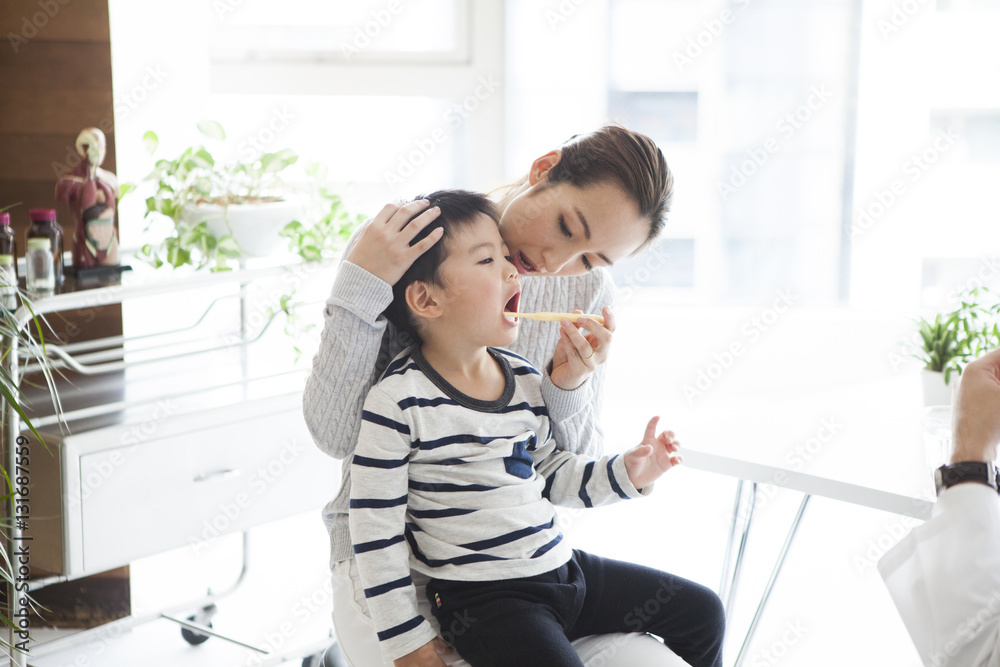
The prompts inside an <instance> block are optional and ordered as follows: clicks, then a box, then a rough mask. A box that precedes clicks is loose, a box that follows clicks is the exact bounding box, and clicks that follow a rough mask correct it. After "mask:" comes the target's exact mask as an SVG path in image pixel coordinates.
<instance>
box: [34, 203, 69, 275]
mask: <svg viewBox="0 0 1000 667" xmlns="http://www.w3.org/2000/svg"><path fill="white" fill-rule="evenodd" d="M28 217H29V218H31V226H30V227H28V233H27V234H26V236H27V239H28V243H31V239H37V238H44V239H48V241H49V252H51V253H52V266H53V269H54V273H53V276H54V280H55V285H61V284H62V280H63V234H62V227H60V226H59V223H58V222H56V211H55V209H53V208H33V209H31V210H30V211H28ZM25 256H27V255H25Z"/></svg>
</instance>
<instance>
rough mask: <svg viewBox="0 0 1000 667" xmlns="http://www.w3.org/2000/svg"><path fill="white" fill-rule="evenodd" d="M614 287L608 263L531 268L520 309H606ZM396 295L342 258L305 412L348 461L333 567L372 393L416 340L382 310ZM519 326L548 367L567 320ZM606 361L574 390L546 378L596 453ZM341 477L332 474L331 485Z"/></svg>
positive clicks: (340, 551)
mask: <svg viewBox="0 0 1000 667" xmlns="http://www.w3.org/2000/svg"><path fill="white" fill-rule="evenodd" d="M368 224H370V221H369V222H367V223H365V225H368ZM361 231H362V230H361V229H358V230H357V231H356V232H355V233H354V236H352V237H351V240H350V242H348V245H347V248H346V249H345V250H344V257H348V256H349V255H350V251H351V249H352V248H353V247H354V242H355V241H356V240H357V238H358V235H359V234H360V233H361ZM614 292H615V290H614V282H613V281H612V279H611V274H610V273H609V272H608V271H607V269H602V268H595V269H594V270H593V271H590V272H589V273H586V274H584V275H582V276H544V277H543V276H538V275H531V276H523V277H522V279H521V304H520V309H521V310H522V311H524V312H532V311H536V310H554V311H559V312H563V313H570V312H573V310H575V309H577V308H579V309H580V310H582V311H583V312H585V313H599V312H601V309H602V308H604V306H610V305H613V304H614V300H615V294H614ZM391 302H392V285H390V284H389V283H386V282H384V281H383V280H381V279H379V278H377V277H375V276H373V275H372V274H370V273H368V272H367V271H365V270H364V269H362V268H361V267H359V266H357V265H355V264H352V263H351V262H348V261H346V260H345V261H342V262H341V264H340V267H339V268H338V270H337V277H336V279H335V280H334V282H333V288H332V290H331V291H330V297H329V298H328V299H327V302H326V306H325V308H324V311H323V312H324V324H323V335H322V340H321V341H320V346H319V350H318V351H317V353H316V357H315V358H314V359H313V371H312V373H311V374H310V375H309V378H308V379H307V380H306V386H305V390H304V391H303V393H302V410H303V415H304V416H305V420H306V424H307V425H308V426H309V431H310V432H311V433H312V436H313V440H314V441H315V443H316V446H317V447H319V448H320V449H321V450H322V451H324V452H326V453H327V454H329V455H330V456H334V457H336V458H338V459H344V462H345V464H344V465H343V466H342V468H341V479H340V490H339V491H337V493H336V495H335V496H334V497H333V499H331V500H330V502H329V503H327V505H326V507H324V508H323V522H324V523H325V524H326V525H327V528H328V529H329V531H330V565H331V567H332V566H333V564H335V563H339V562H340V561H342V560H345V559H347V558H350V557H351V553H352V552H351V536H350V534H349V530H348V518H347V512H348V501H349V500H350V495H351V466H350V465H348V463H349V461H350V459H351V457H352V456H353V455H354V447H355V446H356V444H357V442H358V433H359V431H360V429H361V408H362V406H363V405H364V401H365V397H366V396H367V395H368V392H369V391H370V390H371V388H372V387H373V386H374V385H375V383H376V382H378V379H379V378H380V377H381V376H382V373H383V372H384V371H385V368H386V366H388V364H389V362H390V361H392V359H393V358H395V357H396V355H397V354H399V353H400V352H401V351H402V350H403V349H405V348H406V347H408V346H409V345H411V344H412V343H413V339H412V337H411V336H408V335H406V334H405V333H404V332H401V331H399V330H397V329H396V328H395V327H394V326H393V325H392V324H391V323H389V322H388V321H387V320H386V319H385V317H384V316H383V315H381V313H382V311H384V310H385V309H386V308H387V307H388V306H389V304H390V303H391ZM519 329H520V330H519V332H518V336H517V340H515V341H514V343H513V344H512V345H511V346H510V349H511V350H513V351H514V352H517V353H518V354H520V355H521V356H522V357H525V358H526V359H528V360H529V361H531V363H532V364H533V365H534V366H535V367H536V368H538V369H540V370H542V372H543V374H544V372H545V371H544V369H545V366H546V365H547V364H548V362H549V360H551V359H552V352H553V350H554V349H555V347H556V344H557V343H558V342H559V337H560V334H559V327H557V326H552V324H551V323H549V322H536V321H534V320H521V324H520V327H519ZM606 367H607V364H601V365H600V366H598V367H597V368H596V369H595V370H594V374H593V375H592V376H591V378H590V379H589V380H587V381H586V382H584V383H583V384H582V385H580V386H579V387H578V388H576V389H574V390H572V391H565V390H563V389H560V388H559V387H557V386H556V385H554V384H553V383H552V380H551V379H550V378H549V377H547V376H543V378H542V393H543V395H544V396H545V404H546V406H547V407H548V409H549V410H550V412H551V415H552V430H553V433H554V434H555V436H556V439H557V440H559V441H560V442H561V443H562V446H563V447H565V448H566V449H569V450H571V451H574V452H580V453H583V454H589V455H591V456H598V455H600V454H602V453H603V452H604V434H603V431H602V430H601V419H600V414H601V405H602V403H603V396H604V383H605V372H606ZM335 485H336V481H335V480H331V491H332V489H333V487H334V486H335Z"/></svg>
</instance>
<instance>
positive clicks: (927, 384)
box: [920, 368, 957, 407]
mask: <svg viewBox="0 0 1000 667" xmlns="http://www.w3.org/2000/svg"><path fill="white" fill-rule="evenodd" d="M956 375H957V374H956V373H952V378H951V380H952V384H954V383H955V377H956ZM920 379H921V381H922V383H923V389H924V407H927V406H930V405H951V385H948V384H945V382H944V373H941V372H940V371H929V370H927V369H926V368H923V369H921V370H920Z"/></svg>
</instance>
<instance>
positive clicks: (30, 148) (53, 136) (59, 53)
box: [0, 0, 129, 626]
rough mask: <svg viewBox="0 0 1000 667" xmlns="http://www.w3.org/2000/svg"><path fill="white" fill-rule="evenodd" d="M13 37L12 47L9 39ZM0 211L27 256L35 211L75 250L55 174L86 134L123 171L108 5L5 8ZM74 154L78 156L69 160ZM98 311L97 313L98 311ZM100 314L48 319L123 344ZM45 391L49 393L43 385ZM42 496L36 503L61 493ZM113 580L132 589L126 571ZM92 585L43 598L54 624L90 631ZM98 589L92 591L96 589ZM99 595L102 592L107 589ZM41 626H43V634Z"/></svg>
mask: <svg viewBox="0 0 1000 667" xmlns="http://www.w3.org/2000/svg"><path fill="white" fill-rule="evenodd" d="M11 33H13V34H14V35H15V38H14V39H10V38H9V37H8V35H10V34H11ZM0 36H3V40H2V41H0V146H3V148H2V149H0V155H2V156H3V159H2V160H0V208H2V207H4V206H6V205H8V204H13V203H15V202H22V204H21V205H20V206H18V207H16V208H14V209H11V211H10V213H11V218H12V221H13V223H14V228H15V232H16V233H17V238H18V250H19V253H20V254H21V255H23V254H24V230H25V228H26V227H27V226H28V209H30V208H55V209H56V210H57V212H58V216H59V221H60V223H61V224H62V227H63V233H64V236H65V237H66V241H65V243H66V245H65V247H66V248H69V247H70V242H71V238H72V234H73V223H72V218H71V217H70V214H69V210H68V208H67V206H66V204H63V203H61V202H56V201H55V183H56V180H57V174H56V169H55V168H54V167H53V163H56V164H58V163H63V164H65V163H67V151H70V152H72V151H73V146H74V144H75V142H76V137H77V135H78V134H79V133H80V130H82V129H83V128H85V127H100V128H101V130H102V131H104V133H105V135H106V136H107V139H108V154H107V157H106V158H105V160H104V164H103V167H104V168H105V169H108V170H110V171H115V148H114V145H115V143H114V115H113V105H112V100H113V97H112V87H111V39H110V24H109V21H108V4H107V0H0ZM71 154H72V153H71ZM90 310H93V309H90ZM98 310H99V311H100V312H99V313H97V316H96V317H95V313H94V312H88V311H87V310H84V311H70V312H67V313H63V314H60V315H55V316H50V318H49V319H50V321H51V322H52V323H53V324H54V325H55V326H56V328H57V332H58V336H59V337H61V338H63V342H76V341H81V340H93V339H95V338H100V337H103V336H116V335H121V332H122V321H121V306H119V305H113V306H104V307H101V308H99V309H98ZM67 378H68V379H67V380H64V381H62V382H61V383H60V395H61V396H63V400H64V405H65V406H66V407H67V409H72V408H75V407H83V406H85V405H95V404H102V403H106V402H109V401H118V400H121V399H122V398H123V397H124V389H123V383H124V373H117V374H113V376H112V375H106V376H99V378H100V379H98V380H96V381H95V379H94V378H93V377H90V376H80V375H77V374H75V373H67ZM32 380H34V382H35V383H36V384H38V383H39V380H40V378H38V377H35V378H28V379H27V382H26V384H25V386H24V389H25V390H26V393H28V394H29V395H33V397H34V398H35V400H34V401H33V403H32V407H33V409H34V410H35V411H36V414H45V413H46V412H49V411H50V410H51V404H50V402H49V401H48V398H47V395H46V394H45V393H44V392H43V391H42V390H40V389H38V388H32V387H31V386H30V384H28V383H30V382H31V381H32ZM41 384H44V383H41ZM57 492H58V491H57V490H55V489H37V490H36V493H37V494H45V493H57ZM111 574H112V576H114V577H118V578H121V579H123V580H127V578H128V576H129V570H128V568H127V567H125V568H121V569H119V570H115V571H114V572H113V573H111ZM92 580H93V578H88V579H85V580H80V581H76V582H67V583H64V584H58V585H55V586H51V587H49V588H46V589H44V591H40V592H44V593H45V596H46V606H47V607H48V608H49V609H51V610H52V611H51V612H48V613H47V614H46V617H47V620H48V621H49V622H51V621H54V620H56V619H59V618H64V619H69V620H68V621H67V622H69V623H70V625H71V626H72V625H75V624H76V623H78V622H79V621H80V620H81V618H80V614H81V613H85V615H87V619H83V620H86V623H85V625H89V624H91V623H92V622H93V621H95V620H107V619H105V618H101V619H96V618H95V615H94V614H93V613H90V608H91V607H95V605H98V606H99V604H100V603H101V600H97V599H95V597H98V596H96V595H95V593H94V592H93V591H95V590H98V589H97V588H95V584H93V583H92ZM88 582H90V583H88ZM100 590H104V589H103V588H102V589H100ZM112 597H113V598H114V599H115V600H116V601H117V607H116V610H115V613H114V614H112V615H111V617H118V616H121V615H122V614H127V613H128V609H129V590H128V584H127V581H124V582H123V583H122V584H121V585H118V586H117V588H115V589H114V594H113V596H112ZM38 624H40V623H39V622H35V625H38Z"/></svg>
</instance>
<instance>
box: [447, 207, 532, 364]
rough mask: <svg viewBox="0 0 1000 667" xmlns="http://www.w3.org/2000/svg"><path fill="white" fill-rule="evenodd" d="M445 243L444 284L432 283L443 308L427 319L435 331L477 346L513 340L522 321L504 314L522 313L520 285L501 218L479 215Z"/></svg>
mask: <svg viewBox="0 0 1000 667" xmlns="http://www.w3.org/2000/svg"><path fill="white" fill-rule="evenodd" d="M443 242H444V243H447V244H448V246H447V253H448V256H447V258H446V259H445V260H444V262H442V264H441V266H440V268H439V269H438V279H439V282H440V283H441V284H440V285H433V286H431V287H430V289H432V290H433V293H434V297H435V301H436V302H437V303H438V305H439V307H440V315H439V316H438V317H436V318H434V320H433V322H429V323H428V324H429V325H430V326H431V327H433V331H432V332H431V333H432V335H434V336H441V337H448V338H449V339H451V340H454V341H455V342H456V343H459V344H464V343H470V344H472V345H474V346H477V347H478V346H483V347H485V346H494V347H502V346H504V345H510V344H511V343H513V342H514V340H515V339H516V338H517V325H518V321H517V319H516V318H512V319H508V318H506V317H504V315H503V313H504V311H510V312H517V307H518V301H520V298H521V284H520V280H519V278H518V275H517V268H516V267H515V266H514V265H513V264H511V262H510V258H509V257H508V256H507V254H508V253H507V246H506V245H505V244H504V242H503V238H502V237H501V236H500V231H499V230H498V229H497V225H496V223H495V222H494V221H493V220H492V219H491V218H490V217H489V216H487V215H483V214H479V215H478V216H477V219H476V222H475V223H474V224H472V225H469V226H466V227H464V228H463V229H461V230H460V231H458V232H456V233H454V234H453V235H450V236H449V237H448V238H447V239H444V241H443Z"/></svg>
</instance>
